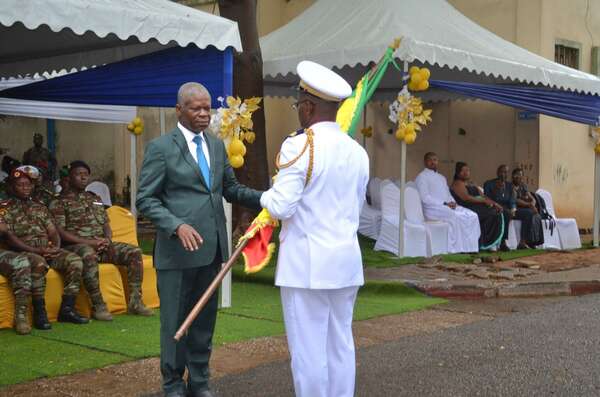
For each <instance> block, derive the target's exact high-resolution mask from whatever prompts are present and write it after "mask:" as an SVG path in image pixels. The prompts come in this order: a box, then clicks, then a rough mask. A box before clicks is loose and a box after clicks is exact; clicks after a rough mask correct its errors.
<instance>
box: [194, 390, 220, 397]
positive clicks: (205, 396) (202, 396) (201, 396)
mask: <svg viewBox="0 0 600 397" xmlns="http://www.w3.org/2000/svg"><path fill="white" fill-rule="evenodd" d="M188 396H189V397H215V395H214V394H213V393H212V392H211V391H210V390H202V391H191V392H189V393H188Z"/></svg>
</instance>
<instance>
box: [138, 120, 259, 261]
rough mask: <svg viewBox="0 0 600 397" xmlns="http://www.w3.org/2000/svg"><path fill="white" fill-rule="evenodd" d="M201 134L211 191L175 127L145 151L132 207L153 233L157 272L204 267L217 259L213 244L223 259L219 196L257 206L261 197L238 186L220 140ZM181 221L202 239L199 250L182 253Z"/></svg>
mask: <svg viewBox="0 0 600 397" xmlns="http://www.w3.org/2000/svg"><path fill="white" fill-rule="evenodd" d="M204 136H205V137H206V143H207V145H208V149H209V155H210V190H209V189H208V187H207V184H206V181H205V180H204V178H203V177H202V174H201V173H200V168H199V167H198V163H196V161H195V160H194V158H193V157H192V155H191V153H190V151H189V149H188V145H187V142H186V141H185V138H184V136H183V133H182V132H181V131H180V130H179V129H178V128H176V129H174V130H173V131H171V132H170V133H169V134H167V135H164V136H161V137H159V138H156V139H153V140H152V141H151V142H150V143H149V144H148V146H147V147H146V152H145V154H144V161H143V163H142V170H141V172H140V180H139V188H138V192H137V199H136V207H137V209H138V211H139V212H140V214H142V215H144V216H145V217H147V218H148V219H150V220H151V221H152V223H153V224H154V226H155V227H156V229H157V232H156V242H155V247H154V266H155V267H156V268H157V269H159V270H170V269H189V268H193V267H198V266H207V265H209V264H210V263H211V262H212V261H213V259H214V257H215V254H216V249H217V242H218V243H219V244H218V245H219V247H220V249H221V257H222V258H223V259H226V258H227V257H228V253H227V248H228V243H227V229H226V223H225V212H224V210H223V197H225V199H226V200H227V201H229V202H237V203H239V204H242V205H244V206H246V207H250V208H256V209H259V208H260V196H261V194H262V193H261V192H259V191H257V190H254V189H250V188H248V187H246V186H243V185H241V184H239V183H238V181H237V180H236V178H235V174H234V172H233V168H232V167H231V165H230V164H229V160H228V158H227V154H226V152H225V145H224V144H223V142H222V141H221V140H220V139H218V138H216V137H213V136H212V135H210V134H206V133H205V134H204ZM183 223H187V224H189V225H191V226H192V227H193V228H194V229H196V230H197V231H198V233H200V235H201V236H202V239H203V240H204V243H203V244H202V245H201V246H200V248H199V249H198V250H197V251H193V252H190V251H186V250H185V249H184V248H183V246H182V245H181V242H180V241H179V239H178V238H177V235H176V230H177V227H178V226H179V225H181V224H183Z"/></svg>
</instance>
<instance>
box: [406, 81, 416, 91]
mask: <svg viewBox="0 0 600 397" xmlns="http://www.w3.org/2000/svg"><path fill="white" fill-rule="evenodd" d="M408 89H409V90H411V91H416V90H418V89H419V86H417V85H416V84H415V83H414V82H413V81H409V82H408Z"/></svg>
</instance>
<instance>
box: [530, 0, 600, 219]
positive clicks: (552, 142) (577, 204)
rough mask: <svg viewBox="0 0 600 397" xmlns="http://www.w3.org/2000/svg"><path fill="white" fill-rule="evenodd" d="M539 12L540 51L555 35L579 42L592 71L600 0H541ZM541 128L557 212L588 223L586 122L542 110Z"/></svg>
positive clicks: (547, 184) (544, 168) (599, 39)
mask: <svg viewBox="0 0 600 397" xmlns="http://www.w3.org/2000/svg"><path fill="white" fill-rule="evenodd" d="M588 6H589V7H588ZM540 15H541V43H540V52H539V53H540V54H541V55H542V56H544V57H546V58H550V59H553V58H554V45H555V42H556V40H569V41H573V42H576V43H579V44H580V45H581V51H580V70H582V71H585V72H590V71H591V52H592V46H594V45H595V46H599V45H600V2H598V1H593V0H592V1H587V0H572V1H569V2H564V1H560V0H544V1H543V2H542V3H541V12H540ZM539 133H540V150H539V152H540V184H541V185H542V186H543V187H544V188H547V189H548V190H549V191H550V192H551V193H552V195H553V198H554V201H555V206H556V209H557V212H558V214H559V216H564V217H574V218H576V219H577V222H578V224H579V227H586V228H587V227H591V225H592V217H593V193H594V171H593V170H594V152H593V141H592V139H591V138H590V137H589V127H587V126H585V125H582V124H577V123H571V122H567V121H564V120H558V119H554V118H551V117H546V116H542V117H540V131H539Z"/></svg>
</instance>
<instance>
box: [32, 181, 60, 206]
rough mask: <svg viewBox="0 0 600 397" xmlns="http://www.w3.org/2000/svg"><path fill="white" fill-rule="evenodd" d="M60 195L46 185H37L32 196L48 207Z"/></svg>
mask: <svg viewBox="0 0 600 397" xmlns="http://www.w3.org/2000/svg"><path fill="white" fill-rule="evenodd" d="M57 197H58V195H57V194H56V193H55V192H53V191H52V190H50V189H49V188H48V187H47V186H45V185H36V186H35V189H33V193H32V195H31V198H32V199H33V200H34V201H37V202H38V203H42V204H44V205H45V206H46V207H48V206H49V205H50V203H51V202H52V201H53V200H55V199H56V198H57Z"/></svg>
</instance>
